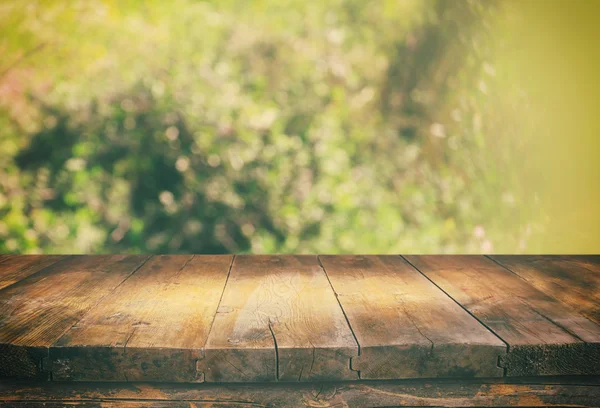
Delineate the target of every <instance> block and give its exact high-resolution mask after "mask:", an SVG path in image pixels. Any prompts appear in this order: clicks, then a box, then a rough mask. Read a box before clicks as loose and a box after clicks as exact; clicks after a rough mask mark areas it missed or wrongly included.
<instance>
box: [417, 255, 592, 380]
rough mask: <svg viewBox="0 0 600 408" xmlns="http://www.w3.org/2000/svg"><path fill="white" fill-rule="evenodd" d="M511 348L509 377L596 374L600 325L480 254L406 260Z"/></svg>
mask: <svg viewBox="0 0 600 408" xmlns="http://www.w3.org/2000/svg"><path fill="white" fill-rule="evenodd" d="M406 258H407V259H408V260H409V261H410V262H411V263H412V264H413V265H414V266H415V267H417V268H418V269H419V270H420V271H421V272H423V273H424V274H425V275H427V277H429V278H430V279H431V280H432V281H433V282H435V283H436V284H437V285H438V286H439V287H440V288H441V289H443V290H444V291H445V292H446V293H448V294H449V295H450V296H451V297H452V298H453V299H454V300H456V301H457V302H459V303H460V304H461V305H462V306H463V307H464V308H466V309H467V310H468V311H469V312H471V313H472V314H473V315H474V316H476V317H477V318H478V319H479V320H480V321H481V322H483V323H484V324H485V325H486V326H487V327H489V328H490V329H491V330H492V331H494V333H496V334H497V335H498V336H499V337H500V338H502V339H503V340H504V341H505V342H506V343H507V344H508V345H509V353H508V354H507V356H506V359H505V367H506V370H507V375H511V376H513V375H567V374H587V375H591V374H600V347H599V345H600V327H599V326H598V325H596V324H595V323H593V322H592V321H591V320H589V319H587V318H585V317H583V316H581V315H579V314H578V313H577V312H576V311H574V310H573V309H571V308H569V307H568V306H566V305H564V304H563V303H561V302H559V301H557V300H556V299H554V298H552V297H550V296H548V295H546V294H544V293H543V292H541V291H539V290H538V289H536V288H534V287H533V286H532V285H530V284H529V283H527V282H526V281H525V280H523V279H521V278H520V277H518V276H516V275H515V274H513V273H511V272H510V271H508V270H506V269H505V268H503V267H502V266H500V265H498V264H496V263H495V262H494V261H492V260H491V259H488V258H486V257H483V256H468V255H467V256H407V257H406Z"/></svg>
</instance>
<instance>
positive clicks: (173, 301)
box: [50, 255, 233, 382]
mask: <svg viewBox="0 0 600 408" xmlns="http://www.w3.org/2000/svg"><path fill="white" fill-rule="evenodd" d="M232 258H233V257H232V256H231V255H222V256H219V255H216V256H212V255H196V256H190V255H173V256H167V255H163V256H155V257H153V258H152V259H150V260H149V261H147V262H146V263H145V264H144V266H142V267H141V268H140V269H139V270H138V271H137V272H136V273H135V275H133V276H132V277H131V278H130V279H128V280H127V281H126V282H124V283H123V284H122V285H120V286H119V287H118V288H117V289H116V290H115V291H113V292H112V293H111V294H110V295H108V296H106V297H105V298H104V299H103V300H102V302H100V303H99V304H98V305H96V306H95V307H94V308H93V309H92V310H90V311H89V312H88V313H87V314H86V316H85V317H84V318H83V319H81V320H80V321H79V322H78V323H77V325H76V326H73V328H72V329H71V330H69V331H68V332H67V333H66V334H65V335H64V336H63V337H62V338H61V339H60V340H59V341H58V342H56V343H55V345H54V346H53V347H51V349H50V362H51V364H52V373H53V378H54V379H55V380H77V381H183V382H202V381H204V374H203V372H201V371H198V370H197V361H198V360H201V359H202V358H203V352H202V348H203V347H204V344H205V343H206V340H207V337H208V333H209V330H210V326H211V324H212V321H213V319H214V316H215V313H216V310H217V306H218V304H219V300H220V298H221V294H222V293H223V288H224V286H225V282H226V280H227V274H228V272H229V267H230V265H231V261H232Z"/></svg>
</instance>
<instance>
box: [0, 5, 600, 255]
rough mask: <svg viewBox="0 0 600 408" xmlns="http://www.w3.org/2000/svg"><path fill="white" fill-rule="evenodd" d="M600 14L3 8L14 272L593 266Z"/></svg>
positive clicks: (506, 9) (7, 211)
mask: <svg viewBox="0 0 600 408" xmlns="http://www.w3.org/2000/svg"><path fill="white" fill-rule="evenodd" d="M599 5H600V2H595V1H593V0H592V1H583V0H581V1H559V0H555V1H534V0H531V1H525V0H524V1H495V2H494V1H466V0H465V1H451V0H446V1H444V0H439V1H433V0H405V1H391V0H381V1H373V2H367V1H362V0H360V1H358V0H348V1H341V0H332V1H323V2H317V1H300V0H277V1H271V0H255V1H233V0H229V1H204V2H201V1H183V0H175V1H169V2H164V1H97V0H94V1H93V0H89V1H79V2H77V1H27V2H24V1H23V2H21V1H8V2H3V3H2V4H1V5H0V55H1V58H0V252H14V253H107V252H131V253H136V252H152V253H177V252H186V253H224V252H227V253H231V252H234V253H291V252H293V253H399V252H402V253H482V252H483V253H499V252H505V253H522V252H524V253H574V252H575V253H589V252H599V248H600V228H599V227H600V215H599V211H598V209H599V208H600V207H599V205H598V201H599V199H600V189H599V186H600V182H599V176H600V164H599V162H598V158H599V152H600V132H599V124H600V120H599V119H598V115H599V113H600V110H599V105H600V103H599V101H600V86H599V80H598V72H600V55H599V50H600V47H598V46H597V44H598V40H599V39H600V36H599V33H600V29H599V28H598V24H596V22H597V17H598V15H599V13H598V11H599V10H600V6H599Z"/></svg>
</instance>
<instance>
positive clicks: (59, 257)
mask: <svg viewBox="0 0 600 408" xmlns="http://www.w3.org/2000/svg"><path fill="white" fill-rule="evenodd" d="M69 256H70V255H62V256H58V259H57V260H56V261H54V262H52V263H51V264H50V265H46V266H44V267H43V268H42V269H40V270H39V271H35V272H34V273H32V274H31V275H27V276H25V277H24V278H22V279H19V280H18V281H16V282H13V283H11V284H10V285H8V286H5V287H3V288H2V289H0V293H2V291H4V290H5V289H8V288H11V287H13V286H14V285H16V284H18V283H20V282H23V281H24V280H26V279H29V277H34V276H36V275H37V274H39V273H41V272H44V271H45V270H46V269H48V268H50V267H51V266H56V265H57V264H59V263H61V262H66V260H67V259H69ZM5 261H7V260H4V261H2V262H5ZM2 262H0V263H2ZM26 268H27V267H23V268H19V269H17V271H22V270H23V269H26Z"/></svg>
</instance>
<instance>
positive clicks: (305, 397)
mask: <svg viewBox="0 0 600 408" xmlns="http://www.w3.org/2000/svg"><path fill="white" fill-rule="evenodd" d="M0 401H3V405H2V406H3V407H28V406H30V407H41V406H43V407H59V406H65V405H73V406H80V407H153V408H156V407H185V408H190V407H192V408H194V407H286V408H287V407H331V408H333V407H416V406H420V407H507V406H511V407H512V406H518V407H564V406H577V407H597V406H598V401H600V385H598V383H597V381H589V380H587V381H580V382H570V381H567V382H566V383H561V382H556V381H549V382H548V383H540V382H539V381H519V382H515V383H505V382H482V381H473V380H471V381H469V380H462V381H453V382H446V381H439V380H438V381H423V380H422V381H377V382H346V383H335V382H334V383H299V384H289V383H286V384H282V383H280V384H273V383H271V384H253V385H251V384H238V385H235V384H228V385H224V384H223V385H217V384H209V383H205V384H148V383H146V384H144V383H129V384H102V383H95V384H89V383H70V384H69V383H62V384H61V383H45V384H44V383H41V384H27V383H8V384H5V385H0Z"/></svg>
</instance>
